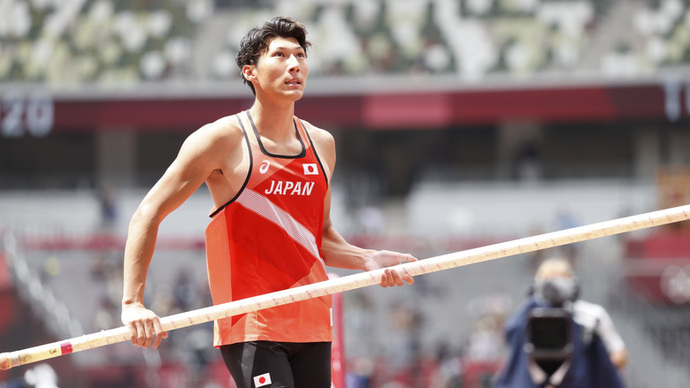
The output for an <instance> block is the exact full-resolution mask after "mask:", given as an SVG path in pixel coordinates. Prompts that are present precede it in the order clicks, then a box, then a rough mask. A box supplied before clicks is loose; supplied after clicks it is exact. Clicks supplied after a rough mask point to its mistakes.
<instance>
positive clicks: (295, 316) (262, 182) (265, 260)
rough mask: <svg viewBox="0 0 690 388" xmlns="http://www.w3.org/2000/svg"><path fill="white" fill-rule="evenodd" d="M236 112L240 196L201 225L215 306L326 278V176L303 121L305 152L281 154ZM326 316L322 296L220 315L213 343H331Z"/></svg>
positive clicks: (327, 301) (300, 132) (327, 305)
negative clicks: (242, 173)
mask: <svg viewBox="0 0 690 388" xmlns="http://www.w3.org/2000/svg"><path fill="white" fill-rule="evenodd" d="M236 117H237V119H238V120H239V123H240V125H241V127H242V131H243V132H244V135H245V140H246V142H247V144H248V148H249V151H250V152H249V154H250V158H251V165H250V167H249V176H248V178H247V181H246V182H245V185H244V186H243V188H242V189H241V190H240V193H239V194H238V195H237V196H236V197H235V198H234V199H232V200H231V201H230V202H229V203H227V204H226V205H225V206H223V207H221V208H219V209H218V210H216V211H214V212H213V213H212V214H211V218H212V220H211V223H210V224H209V226H208V228H207V229H206V257H207V270H208V277H209V283H210V287H211V295H212V297H213V303H214V304H221V303H226V302H230V301H234V300H239V299H244V298H248V297H252V296H256V295H262V294H266V293H269V292H274V291H280V290H284V289H288V288H292V287H298V286H303V285H305V284H310V283H315V282H320V281H324V280H327V274H326V269H325V266H324V262H323V259H322V258H321V254H320V247H321V236H322V228H323V218H324V208H323V207H324V198H325V195H326V192H327V190H328V178H327V177H326V175H325V172H324V169H323V166H322V165H321V161H320V160H319V158H318V156H317V154H316V150H315V149H314V147H313V144H312V141H311V139H310V137H309V135H308V134H307V132H306V130H305V128H304V126H303V124H302V122H301V121H300V120H299V119H297V118H296V117H295V118H294V119H293V122H294V126H295V131H296V134H297V137H298V139H299V141H300V143H301V144H302V152H301V153H300V154H299V155H296V156H283V155H273V154H271V153H269V152H267V151H266V150H265V149H264V147H263V145H262V144H261V139H260V137H259V134H258V132H257V130H256V127H255V125H254V122H253V121H252V119H251V116H250V115H249V113H248V112H246V111H245V112H242V113H240V114H238V115H237V116H236ZM330 314H331V297H330V296H325V297H319V298H314V299H308V300H304V301H301V302H296V303H290V304H287V305H282V306H278V307H273V308H269V309H264V310H258V311H254V312H250V313H246V314H242V315H238V316H234V317H230V318H225V319H219V320H217V321H216V322H215V326H214V345H215V346H221V345H228V344H233V343H238V342H246V341H257V340H267V341H282V342H321V341H331V340H332V330H331V315H330Z"/></svg>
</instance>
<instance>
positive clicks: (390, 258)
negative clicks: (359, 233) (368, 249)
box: [366, 250, 417, 287]
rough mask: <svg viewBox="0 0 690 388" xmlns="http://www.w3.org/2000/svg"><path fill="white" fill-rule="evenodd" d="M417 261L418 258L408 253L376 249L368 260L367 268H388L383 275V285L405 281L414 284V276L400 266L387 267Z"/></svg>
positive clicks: (387, 285) (390, 285)
mask: <svg viewBox="0 0 690 388" xmlns="http://www.w3.org/2000/svg"><path fill="white" fill-rule="evenodd" d="M412 261H417V258H415V257H414V256H412V255H410V254H407V253H398V252H392V251H385V250H384V251H374V252H373V254H372V255H371V257H370V258H369V260H368V261H367V265H366V266H367V270H368V271H371V270H375V269H380V268H386V269H385V270H384V273H383V275H382V276H381V283H380V284H381V287H393V286H402V285H403V284H404V283H407V284H414V278H413V277H412V276H411V275H409V274H407V273H405V271H403V270H401V269H399V268H387V267H391V266H394V265H398V264H402V263H405V262H412Z"/></svg>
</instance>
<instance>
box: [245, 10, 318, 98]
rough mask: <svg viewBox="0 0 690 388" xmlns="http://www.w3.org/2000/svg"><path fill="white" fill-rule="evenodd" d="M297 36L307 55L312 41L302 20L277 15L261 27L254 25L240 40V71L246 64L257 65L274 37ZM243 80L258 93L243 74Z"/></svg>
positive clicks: (253, 91) (296, 38)
mask: <svg viewBox="0 0 690 388" xmlns="http://www.w3.org/2000/svg"><path fill="white" fill-rule="evenodd" d="M277 37H281V38H295V40H297V43H299V45H300V46H302V48H303V49H304V53H305V55H306V53H307V48H308V47H309V46H311V43H310V42H309V41H308V40H307V29H306V28H305V27H304V25H303V24H302V23H300V22H297V21H295V20H293V19H291V18H288V17H276V18H273V19H271V20H269V21H267V22H266V23H264V25H263V26H261V27H254V28H252V29H251V30H249V32H247V35H245V36H244V38H242V40H241V41H240V50H239V52H238V53H237V58H236V60H237V66H238V67H239V68H240V72H241V71H242V68H243V67H244V65H256V63H257V62H258V61H259V57H260V56H261V54H263V53H264V52H266V50H268V45H269V43H270V42H271V40H272V39H273V38H277ZM241 76H242V81H244V83H245V84H247V85H249V88H250V89H251V90H252V93H254V94H256V91H255V90H254V85H252V83H251V82H249V81H248V80H247V79H246V78H244V75H243V74H241Z"/></svg>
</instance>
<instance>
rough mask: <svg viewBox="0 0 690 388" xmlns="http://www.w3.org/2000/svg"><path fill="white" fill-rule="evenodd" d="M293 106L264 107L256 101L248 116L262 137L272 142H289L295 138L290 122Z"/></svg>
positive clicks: (292, 104)
mask: <svg viewBox="0 0 690 388" xmlns="http://www.w3.org/2000/svg"><path fill="white" fill-rule="evenodd" d="M294 112H295V104H294V103H290V104H289V105H287V104H286V105H274V104H272V105H266V104H262V103H259V102H258V100H257V101H255V102H254V105H252V107H251V108H250V109H249V114H250V115H251V117H252V120H253V121H254V124H255V125H256V129H257V131H258V132H259V134H260V135H261V136H262V137H266V138H269V139H271V140H273V141H274V142H277V143H280V142H289V141H290V140H293V139H294V138H295V126H294V124H293V122H292V119H293V117H294Z"/></svg>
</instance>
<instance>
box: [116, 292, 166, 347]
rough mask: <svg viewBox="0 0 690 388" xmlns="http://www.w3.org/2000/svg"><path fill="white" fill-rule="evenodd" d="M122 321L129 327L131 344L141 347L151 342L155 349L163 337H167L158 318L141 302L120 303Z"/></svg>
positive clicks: (147, 345)
mask: <svg viewBox="0 0 690 388" xmlns="http://www.w3.org/2000/svg"><path fill="white" fill-rule="evenodd" d="M122 323H124V324H125V326H127V327H128V328H129V332H130V334H131V335H132V344H134V345H137V346H139V347H142V348H147V347H149V346H150V345H151V344H152V343H153V348H154V349H156V348H158V345H160V343H161V341H162V340H163V338H168V333H167V332H165V331H163V326H162V325H161V320H160V318H159V317H158V316H157V315H156V314H155V313H154V312H153V311H151V310H149V309H147V308H145V307H144V305H142V304H141V303H132V304H126V305H122Z"/></svg>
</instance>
